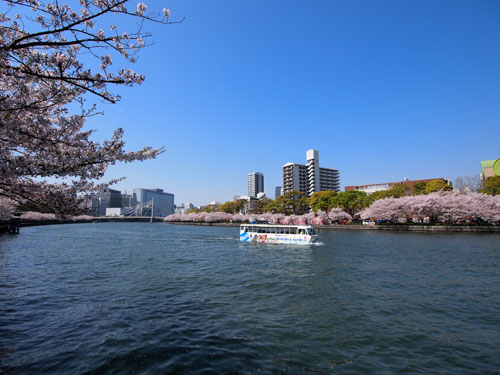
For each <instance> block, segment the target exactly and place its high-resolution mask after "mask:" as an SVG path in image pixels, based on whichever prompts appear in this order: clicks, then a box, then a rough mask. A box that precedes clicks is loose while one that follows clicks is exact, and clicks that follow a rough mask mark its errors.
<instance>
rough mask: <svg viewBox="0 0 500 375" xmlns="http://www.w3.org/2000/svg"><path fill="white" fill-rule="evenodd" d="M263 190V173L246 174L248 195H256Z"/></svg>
mask: <svg viewBox="0 0 500 375" xmlns="http://www.w3.org/2000/svg"><path fill="white" fill-rule="evenodd" d="M263 192H264V175H263V174H262V173H260V172H252V173H249V174H248V196H250V197H257V194H259V193H263Z"/></svg>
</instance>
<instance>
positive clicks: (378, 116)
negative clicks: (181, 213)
mask: <svg viewBox="0 0 500 375" xmlns="http://www.w3.org/2000/svg"><path fill="white" fill-rule="evenodd" d="M148 6H149V7H150V9H154V8H156V7H157V8H158V9H159V10H160V9H161V8H160V7H163V6H164V5H160V4H159V2H156V1H155V2H151V3H148ZM168 7H169V8H170V9H171V11H172V19H173V20H179V19H182V18H183V17H186V19H185V21H184V22H183V23H181V24H176V25H169V26H167V27H160V26H159V25H154V24H153V25H146V29H147V30H148V31H151V32H152V34H153V40H154V41H155V42H156V44H155V45H154V46H151V47H149V48H146V49H145V50H143V51H142V52H141V54H140V55H139V61H138V63H137V64H135V65H134V66H132V68H134V70H136V71H137V72H139V73H141V74H145V76H146V81H145V83H143V84H142V85H141V86H138V87H135V88H132V89H129V88H121V89H120V90H119V94H121V95H122V97H123V99H122V100H121V101H120V102H119V103H118V104H116V105H100V109H101V110H104V112H105V114H104V116H100V117H96V118H93V119H91V120H90V121H89V122H88V123H87V128H89V129H98V132H97V133H96V137H95V138H96V139H105V138H107V137H109V135H110V134H111V132H112V130H113V129H115V128H116V127H123V128H124V130H125V136H124V140H125V141H126V142H127V148H128V149H131V150H132V149H138V148H141V147H142V146H144V145H148V146H154V147H159V146H165V147H166V150H167V151H166V153H165V154H163V155H160V157H159V158H158V159H157V160H151V161H146V162H142V163H139V162H136V163H132V164H120V165H117V166H112V167H110V169H109V172H108V173H107V174H106V176H107V179H111V178H116V177H122V176H126V177H128V178H127V179H126V180H124V181H122V182H120V183H118V184H116V185H113V186H111V188H113V189H117V190H121V191H124V190H127V191H132V190H133V189H134V188H137V187H145V188H163V189H165V191H167V192H171V193H173V194H175V196H176V202H177V203H181V202H193V203H195V204H197V205H199V204H206V202H210V201H221V202H224V201H228V200H231V199H232V196H233V195H235V194H238V195H243V194H244V193H245V192H246V190H247V182H248V181H247V175H248V173H250V172H252V171H255V170H257V171H260V172H262V173H263V174H264V176H265V178H266V193H267V195H268V196H269V197H271V198H272V197H273V196H274V194H273V192H274V187H275V186H280V185H281V167H282V166H283V165H284V164H285V163H287V162H301V161H302V160H303V154H304V152H305V151H306V150H308V149H316V150H319V151H320V158H321V159H320V165H321V166H324V167H328V168H334V169H338V170H339V171H340V182H341V190H343V189H344V186H346V185H358V184H366V183H378V182H384V181H397V180H403V178H405V177H406V178H409V179H421V178H435V177H444V178H450V179H451V180H452V181H454V180H455V178H456V177H459V176H470V175H477V174H479V173H480V162H481V160H489V159H494V158H497V157H498V156H500V144H499V142H498V139H499V138H500V137H499V136H500V108H499V106H498V103H499V102H500V89H499V88H500V73H499V72H498V69H497V66H496V65H497V64H496V63H497V62H498V61H500V59H499V58H500V46H499V45H500V43H498V41H499V40H500V22H498V21H499V20H500V4H499V3H498V2H494V1H485V2H481V3H478V4H474V5H470V4H469V3H466V2H451V1H443V2H439V3H434V2H431V1H423V2H419V3H418V4H409V3H399V2H396V1H391V2H385V3H383V4H382V3H377V4H373V3H369V2H351V3H343V2H328V3H327V2H317V3H313V4H303V3H300V2H297V1H292V2H286V3H285V2H276V3H272V4H267V3H264V2H254V3H252V4H239V3H238V4H236V3H232V2H229V1H220V2H213V3H206V2H199V1H183V2H180V1H172V2H169V4H168ZM159 62H160V63H159Z"/></svg>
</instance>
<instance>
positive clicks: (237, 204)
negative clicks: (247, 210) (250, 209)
mask: <svg viewBox="0 0 500 375" xmlns="http://www.w3.org/2000/svg"><path fill="white" fill-rule="evenodd" d="M245 202H246V201H245V200H244V199H239V200H237V201H228V202H225V203H223V204H221V205H220V206H219V211H220V212H225V213H227V214H237V213H240V212H241V209H242V208H243V206H244V204H245Z"/></svg>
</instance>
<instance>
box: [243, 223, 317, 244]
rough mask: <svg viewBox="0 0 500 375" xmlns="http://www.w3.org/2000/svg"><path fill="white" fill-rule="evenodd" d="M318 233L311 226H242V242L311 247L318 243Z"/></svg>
mask: <svg viewBox="0 0 500 375" xmlns="http://www.w3.org/2000/svg"><path fill="white" fill-rule="evenodd" d="M318 237H319V236H318V233H317V231H316V229H314V228H313V227H312V226H310V225H272V224H242V225H241V226H240V241H242V242H262V243H282V244H294V245H311V244H313V243H315V242H317V241H318Z"/></svg>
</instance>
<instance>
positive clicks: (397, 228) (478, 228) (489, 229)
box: [0, 216, 500, 234]
mask: <svg viewBox="0 0 500 375" xmlns="http://www.w3.org/2000/svg"><path fill="white" fill-rule="evenodd" d="M163 219H164V218H161V217H158V218H154V222H155V223H161V222H164V220H163ZM150 221H151V218H150V217H143V216H135V217H96V218H92V219H84V220H73V219H58V220H43V221H33V220H25V219H21V220H20V221H19V223H20V226H21V227H30V226H39V225H59V224H79V223H106V222H150ZM165 224H174V225H196V226H214V227H239V226H240V223H204V222H165ZM8 225H9V222H8V221H3V222H0V234H2V233H6V232H7V230H8ZM314 227H316V228H319V229H322V230H369V231H370V230H371V231H373V230H375V231H377V230H382V231H393V232H463V233H500V226H499V225H398V224H382V225H358V224H348V225H341V224H331V225H314Z"/></svg>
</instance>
